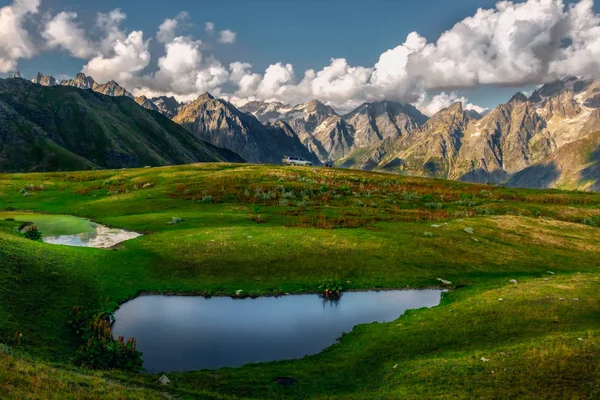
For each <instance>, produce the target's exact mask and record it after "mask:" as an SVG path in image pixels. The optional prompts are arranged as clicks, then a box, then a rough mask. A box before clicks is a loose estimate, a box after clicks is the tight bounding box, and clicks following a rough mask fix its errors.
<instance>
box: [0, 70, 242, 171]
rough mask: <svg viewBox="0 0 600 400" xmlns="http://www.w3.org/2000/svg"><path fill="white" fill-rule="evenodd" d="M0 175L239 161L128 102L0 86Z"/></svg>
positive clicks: (18, 84)
mask: <svg viewBox="0 0 600 400" xmlns="http://www.w3.org/2000/svg"><path fill="white" fill-rule="evenodd" d="M0 110H1V112H0V170H2V171H7V172H8V171H49V170H73V169H84V168H97V167H101V168H121V167H140V166H144V165H169V164H183V163H192V162H198V161H242V159H241V158H240V157H239V156H238V155H237V154H235V153H233V152H231V151H229V150H225V149H219V148H217V147H215V146H212V145H210V144H208V143H205V142H202V141H200V140H198V139H197V138H195V137H194V136H193V135H191V134H189V133H188V132H187V131H186V130H185V129H183V128H182V127H180V126H178V125H177V124H175V123H173V122H171V121H170V120H169V119H168V118H166V117H164V116H162V115H160V114H158V113H153V112H150V111H148V110H145V109H144V108H142V107H140V106H139V105H137V104H136V103H135V102H134V101H133V100H131V99H129V98H127V97H110V96H104V95H101V94H98V93H94V92H91V91H85V90H78V89H76V88H72V87H66V86H52V87H44V86H40V85H35V84H33V83H31V82H29V81H26V80H24V79H0Z"/></svg>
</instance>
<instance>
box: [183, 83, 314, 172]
mask: <svg viewBox="0 0 600 400" xmlns="http://www.w3.org/2000/svg"><path fill="white" fill-rule="evenodd" d="M173 121H175V122H176V123H178V124H180V125H181V126H183V127H185V128H186V129H188V130H189V131H190V132H192V133H193V134H195V135H196V136H197V137H198V138H200V139H202V140H205V141H207V142H209V143H212V144H214V145H216V146H219V147H224V148H227V149H231V150H232V151H234V152H236V153H238V154H240V155H241V156H242V157H243V158H244V159H245V160H247V161H248V162H253V163H280V162H281V158H282V157H283V156H284V155H293V156H299V157H303V158H305V159H307V160H311V161H313V162H314V163H318V162H319V160H318V159H317V157H316V156H315V155H314V154H313V153H312V152H310V151H309V150H307V148H306V147H304V146H303V145H302V143H301V142H300V140H299V139H298V137H297V136H296V135H295V133H294V132H293V131H292V130H291V129H289V126H288V125H285V124H283V125H282V124H281V123H274V124H267V125H263V124H262V123H261V122H260V121H259V120H258V119H256V118H255V117H254V116H252V115H250V114H247V113H244V112H241V111H240V110H238V109H237V108H235V107H234V106H233V105H231V104H230V103H228V102H226V101H223V100H220V99H215V98H214V97H213V96H211V95H210V94H209V93H205V94H203V95H201V96H200V97H198V99H196V100H195V101H194V102H192V103H190V104H188V105H186V106H185V107H183V109H182V110H181V112H180V113H179V114H178V115H177V116H175V118H173Z"/></svg>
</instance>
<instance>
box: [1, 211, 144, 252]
mask: <svg viewBox="0 0 600 400" xmlns="http://www.w3.org/2000/svg"><path fill="white" fill-rule="evenodd" d="M0 218H2V219H6V218H14V219H15V221H22V222H25V221H30V222H33V223H34V224H35V225H36V226H37V227H38V229H39V231H40V232H41V233H42V240H43V241H44V242H46V243H50V244H63V245H66V246H77V247H95V248H108V247H112V246H114V245H116V244H118V243H121V242H124V241H126V240H129V239H134V238H136V237H139V236H141V234H139V233H137V232H129V231H125V230H123V229H114V228H109V227H107V226H104V225H100V224H96V223H94V222H92V221H90V220H89V219H86V218H79V217H74V216H72V215H56V214H36V213H15V212H11V213H0Z"/></svg>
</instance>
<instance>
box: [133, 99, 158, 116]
mask: <svg viewBox="0 0 600 400" xmlns="http://www.w3.org/2000/svg"><path fill="white" fill-rule="evenodd" d="M135 102H136V103H138V104H139V105H140V106H142V107H144V108H145V109H147V110H152V111H157V112H158V107H157V106H156V104H154V103H153V102H151V101H150V100H148V98H147V97H146V96H139V97H136V98H135Z"/></svg>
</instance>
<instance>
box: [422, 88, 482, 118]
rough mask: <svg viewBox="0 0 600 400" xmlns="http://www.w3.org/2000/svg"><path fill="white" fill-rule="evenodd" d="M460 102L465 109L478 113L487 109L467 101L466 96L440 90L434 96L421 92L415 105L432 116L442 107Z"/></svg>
mask: <svg viewBox="0 0 600 400" xmlns="http://www.w3.org/2000/svg"><path fill="white" fill-rule="evenodd" d="M457 102H460V103H462V105H463V108H464V109H465V110H473V111H476V112H478V113H480V114H481V113H483V112H485V111H487V108H484V107H481V106H478V105H476V104H471V103H469V102H468V99H467V98H466V97H461V96H459V95H458V94H457V93H456V92H451V93H446V92H441V93H439V94H437V95H435V96H432V97H430V96H428V95H426V94H423V95H422V96H421V98H420V99H419V100H418V101H417V102H416V103H415V106H416V107H417V108H418V109H419V111H421V112H422V113H423V114H425V115H428V116H432V115H433V114H435V113H437V112H438V111H440V110H443V109H444V108H448V107H450V106H451V105H452V104H454V103H457Z"/></svg>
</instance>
